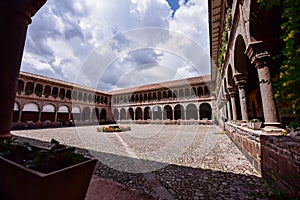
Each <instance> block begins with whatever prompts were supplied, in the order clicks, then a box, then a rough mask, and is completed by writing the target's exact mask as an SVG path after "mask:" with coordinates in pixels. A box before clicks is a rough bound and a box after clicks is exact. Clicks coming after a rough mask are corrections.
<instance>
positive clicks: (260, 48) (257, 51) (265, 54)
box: [245, 41, 272, 68]
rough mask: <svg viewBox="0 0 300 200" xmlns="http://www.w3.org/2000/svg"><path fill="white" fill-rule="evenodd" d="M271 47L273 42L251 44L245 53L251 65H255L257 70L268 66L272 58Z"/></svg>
mask: <svg viewBox="0 0 300 200" xmlns="http://www.w3.org/2000/svg"><path fill="white" fill-rule="evenodd" d="M271 45H272V43H271V42H263V41H255V42H251V43H250V44H249V45H248V46H247V49H246V51H245V54H246V55H247V56H248V58H249V59H250V60H251V64H254V65H255V67H256V68H260V67H263V66H266V64H267V63H268V62H269V60H270V58H271V54H270V50H269V49H270V46H271Z"/></svg>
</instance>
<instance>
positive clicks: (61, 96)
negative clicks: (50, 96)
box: [59, 88, 66, 100]
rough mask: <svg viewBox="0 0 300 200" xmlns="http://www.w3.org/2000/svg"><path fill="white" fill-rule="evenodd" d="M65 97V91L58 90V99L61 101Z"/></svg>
mask: <svg viewBox="0 0 300 200" xmlns="http://www.w3.org/2000/svg"><path fill="white" fill-rule="evenodd" d="M65 96H66V91H65V89H63V88H60V90H59V98H60V99H61V100H63V99H64V98H65Z"/></svg>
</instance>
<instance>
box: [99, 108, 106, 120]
mask: <svg viewBox="0 0 300 200" xmlns="http://www.w3.org/2000/svg"><path fill="white" fill-rule="evenodd" d="M106 113H107V111H106V109H105V108H102V109H101V112H100V121H106V120H107V114H106Z"/></svg>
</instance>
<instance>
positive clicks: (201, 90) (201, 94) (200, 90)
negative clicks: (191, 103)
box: [197, 86, 203, 97]
mask: <svg viewBox="0 0 300 200" xmlns="http://www.w3.org/2000/svg"><path fill="white" fill-rule="evenodd" d="M197 91H198V96H199V97H200V96H203V88H202V87H201V86H199V87H198V89H197Z"/></svg>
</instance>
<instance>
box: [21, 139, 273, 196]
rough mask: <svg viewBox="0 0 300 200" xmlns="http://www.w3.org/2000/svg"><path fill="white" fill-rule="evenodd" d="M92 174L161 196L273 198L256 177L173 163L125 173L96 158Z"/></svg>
mask: <svg viewBox="0 0 300 200" xmlns="http://www.w3.org/2000/svg"><path fill="white" fill-rule="evenodd" d="M18 140H21V141H26V142H29V143H30V144H33V145H39V146H44V147H50V146H51V144H49V143H47V142H43V141H39V140H35V139H29V138H24V137H18ZM77 152H78V153H82V154H84V155H88V156H92V155H96V157H97V158H98V159H99V158H100V159H99V160H102V161H103V160H106V161H110V162H111V163H115V164H116V165H119V166H122V167H123V168H126V167H131V168H132V167H133V168H135V169H134V170H136V171H138V170H140V169H141V168H143V169H144V168H145V167H147V168H151V167H157V166H160V165H161V166H165V165H166V164H165V163H159V162H153V161H146V160H141V159H134V158H130V157H125V156H119V155H114V154H108V153H102V152H89V151H88V150H86V149H78V150H77ZM91 153H92V154H91ZM106 163H108V162H106ZM116 165H115V166H116ZM127 165H128V166H127ZM131 170H132V169H131ZM94 175H96V176H99V177H101V178H105V179H110V180H112V181H115V182H118V183H121V184H124V185H127V186H129V187H130V188H134V189H138V190H141V191H144V192H146V193H149V194H152V195H154V196H155V197H158V198H161V199H194V200H197V199H276V198H275V197H274V195H273V193H272V192H271V191H270V189H269V187H268V186H267V185H266V184H265V182H264V181H263V180H262V179H261V178H260V177H257V176H249V175H243V174H234V173H228V172H222V171H216V170H211V169H202V168H192V167H187V166H179V165H174V164H170V165H167V166H165V167H163V168H161V169H158V170H154V171H152V172H146V173H128V172H124V171H119V170H116V169H114V168H111V167H110V166H107V165H105V164H103V163H102V162H100V161H98V162H97V165H96V167H95V171H94Z"/></svg>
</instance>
